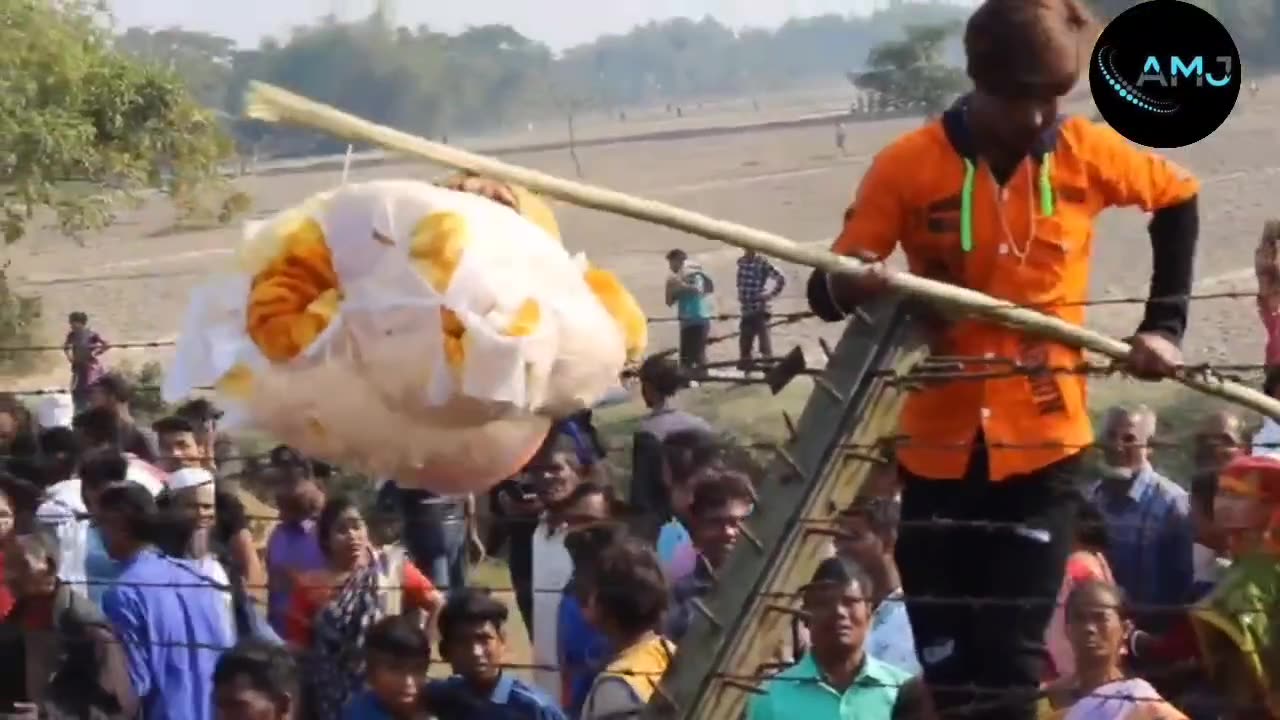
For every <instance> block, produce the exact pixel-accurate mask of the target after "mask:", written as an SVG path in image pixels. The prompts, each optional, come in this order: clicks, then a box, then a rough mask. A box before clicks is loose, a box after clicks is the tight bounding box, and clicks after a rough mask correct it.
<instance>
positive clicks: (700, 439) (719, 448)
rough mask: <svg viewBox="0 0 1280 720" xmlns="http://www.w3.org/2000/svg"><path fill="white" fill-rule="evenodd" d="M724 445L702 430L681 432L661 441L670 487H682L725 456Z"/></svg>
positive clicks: (718, 439)
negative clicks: (699, 472)
mask: <svg viewBox="0 0 1280 720" xmlns="http://www.w3.org/2000/svg"><path fill="white" fill-rule="evenodd" d="M725 449H726V448H725V443H724V442H722V441H721V440H720V438H717V437H716V436H715V435H714V434H712V433H708V432H706V431H704V430H681V431H679V432H674V433H671V434H670V435H668V436H666V437H665V438H663V440H662V455H663V458H664V459H665V460H666V463H667V469H668V470H669V471H670V482H671V484H672V485H676V486H683V485H684V484H686V483H688V482H689V481H690V480H691V479H692V478H693V476H694V475H695V474H696V473H697V472H698V471H699V470H701V469H702V468H704V467H706V466H707V465H710V464H711V463H713V462H715V461H716V460H718V459H720V458H721V457H723V456H724V455H725Z"/></svg>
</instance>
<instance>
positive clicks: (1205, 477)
mask: <svg viewBox="0 0 1280 720" xmlns="http://www.w3.org/2000/svg"><path fill="white" fill-rule="evenodd" d="M1218 472H1219V471H1217V470H1204V471H1201V472H1198V473H1196V474H1195V475H1192V476H1191V488H1190V490H1189V492H1188V495H1189V499H1190V500H1191V504H1192V505H1193V506H1195V508H1196V509H1197V510H1199V511H1200V513H1201V514H1202V515H1204V516H1205V517H1213V499H1214V498H1215V497H1216V496H1217V495H1218Z"/></svg>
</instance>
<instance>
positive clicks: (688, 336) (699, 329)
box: [680, 322, 711, 370]
mask: <svg viewBox="0 0 1280 720" xmlns="http://www.w3.org/2000/svg"><path fill="white" fill-rule="evenodd" d="M710 335H711V323H710V322H700V323H694V324H692V325H683V324H682V325H681V326H680V366H681V367H683V368H684V369H685V370H701V369H703V368H705V367H706V366H707V338H708V337H710Z"/></svg>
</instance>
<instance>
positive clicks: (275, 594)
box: [267, 520, 327, 635]
mask: <svg viewBox="0 0 1280 720" xmlns="http://www.w3.org/2000/svg"><path fill="white" fill-rule="evenodd" d="M326 565H327V563H326V562H325V558H324V553H323V552H321V551H320V543H319V541H317V539H316V523H315V521H314V520H304V521H303V522H302V523H285V522H282V523H280V524H279V525H277V526H276V528H275V530H272V531H271V537H270V538H269V539H268V540H267V621H268V622H269V623H271V627H272V629H274V630H275V631H276V632H277V633H280V634H281V635H283V633H284V625H285V614H286V613H287V612H288V610H289V593H290V591H291V590H292V589H293V582H294V579H295V578H296V577H297V576H298V575H299V574H300V573H305V572H311V571H313V570H321V569H323V568H324V567H326Z"/></svg>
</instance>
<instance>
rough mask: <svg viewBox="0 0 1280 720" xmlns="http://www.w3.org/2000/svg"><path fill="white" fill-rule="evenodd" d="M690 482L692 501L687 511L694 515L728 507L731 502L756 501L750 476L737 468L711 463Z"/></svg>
mask: <svg viewBox="0 0 1280 720" xmlns="http://www.w3.org/2000/svg"><path fill="white" fill-rule="evenodd" d="M692 482H693V501H692V502H691V503H689V512H690V514H692V515H693V516H694V517H698V516H700V515H702V514H704V513H708V512H713V511H715V510H720V509H722V508H725V507H728V505H729V504H730V503H733V502H744V503H749V504H755V502H756V490H755V486H754V484H753V483H752V482H751V478H750V477H748V476H747V474H746V473H744V472H741V471H739V470H735V469H732V468H728V467H722V466H719V465H711V466H708V467H706V468H703V469H702V470H701V471H699V472H698V474H697V476H696V477H694V478H693V480H692Z"/></svg>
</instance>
